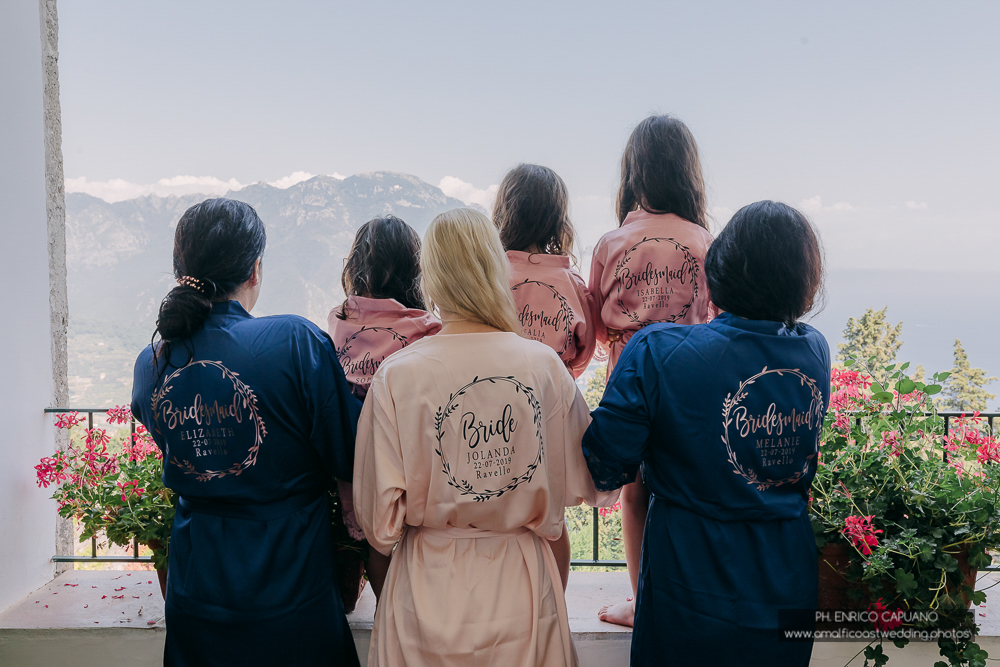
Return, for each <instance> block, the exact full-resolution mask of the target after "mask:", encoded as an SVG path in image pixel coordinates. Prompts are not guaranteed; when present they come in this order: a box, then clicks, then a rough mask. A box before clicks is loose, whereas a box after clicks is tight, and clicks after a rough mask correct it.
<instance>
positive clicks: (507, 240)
mask: <svg viewBox="0 0 1000 667" xmlns="http://www.w3.org/2000/svg"><path fill="white" fill-rule="evenodd" d="M493 224H494V225H496V226H497V229H498V230H500V241H501V243H503V247H504V250H521V251H527V250H528V248H531V247H532V246H534V247H536V248H538V252H540V253H544V254H546V255H572V254H573V239H574V237H575V233H574V231H573V223H572V222H570V219H569V191H568V190H567V189H566V183H564V182H563V179H561V178H559V174H557V173H556V172H554V171H552V170H551V169H549V168H548V167H542V166H539V165H537V164H519V165H517V166H516V167H514V168H513V169H511V170H510V171H508V172H507V175H506V176H504V177H503V180H502V181H500V189H499V190H498V191H497V198H496V201H495V202H494V204H493Z"/></svg>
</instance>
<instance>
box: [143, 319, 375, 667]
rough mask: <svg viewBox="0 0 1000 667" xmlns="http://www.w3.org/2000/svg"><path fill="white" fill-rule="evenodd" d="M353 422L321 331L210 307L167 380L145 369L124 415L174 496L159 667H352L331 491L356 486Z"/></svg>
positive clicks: (146, 364) (299, 322) (149, 356)
mask: <svg viewBox="0 0 1000 667" xmlns="http://www.w3.org/2000/svg"><path fill="white" fill-rule="evenodd" d="M189 359H190V363H187V362H188V360H189ZM360 407H361V404H360V403H359V402H358V401H357V399H355V398H354V396H353V395H352V394H351V389H350V387H349V386H348V384H347V381H346V380H345V378H344V372H343V370H342V369H341V366H340V363H339V362H338V361H337V355H336V352H335V351H334V347H333V343H332V342H331V340H330V337H329V336H328V335H327V334H326V333H325V332H323V331H322V330H320V329H319V328H318V327H316V326H315V325H313V324H312V323H310V322H308V321H307V320H305V319H303V318H301V317H296V316H291V315H281V316H274V317H261V318H254V317H252V316H250V314H249V313H247V312H246V311H245V310H244V309H243V308H242V307H241V306H240V304H239V303H237V302H236V301H229V302H224V303H216V304H214V305H213V306H212V314H211V316H210V317H209V319H208V321H207V323H206V324H205V327H204V329H202V330H200V331H198V332H197V333H195V334H194V336H192V337H191V338H190V339H187V340H183V341H177V342H175V343H174V345H173V351H172V353H171V364H170V365H169V366H167V368H166V369H165V370H164V363H163V361H162V360H160V362H159V363H158V365H157V366H156V367H154V363H153V351H152V348H149V347H147V348H146V349H145V350H144V351H143V352H142V353H141V354H140V355H139V358H138V360H137V361H136V364H135V384H134V387H133V392H132V412H133V414H134V415H135V416H136V418H138V419H139V421H141V422H142V423H143V424H145V426H146V428H148V429H149V432H150V433H151V434H152V436H153V439H154V440H155V441H156V444H157V445H158V446H159V447H160V449H161V450H163V454H164V466H163V482H164V484H165V485H166V486H167V487H169V488H171V489H173V490H174V491H176V492H177V493H178V494H179V496H180V501H179V504H178V507H177V513H176V516H175V518H174V526H173V532H172V533H171V538H170V561H169V568H168V571H167V599H166V624H167V639H166V648H165V652H164V664H166V665H251V664H253V665H264V664H267V665H303V666H305V665H309V666H312V665H351V666H355V665H357V664H358V657H357V653H356V651H355V648H354V640H353V638H352V636H351V632H350V628H349V627H348V625H347V618H346V616H345V615H344V609H343V604H342V603H341V599H340V596H339V594H338V593H337V586H336V576H335V565H334V551H333V541H332V535H331V530H330V516H329V509H328V503H327V495H326V488H327V484H328V482H329V481H330V480H331V478H333V477H336V478H339V479H343V480H350V479H351V476H352V472H353V465H354V436H355V431H356V427H357V419H358V415H359V413H360Z"/></svg>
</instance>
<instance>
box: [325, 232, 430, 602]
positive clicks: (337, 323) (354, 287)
mask: <svg viewBox="0 0 1000 667" xmlns="http://www.w3.org/2000/svg"><path fill="white" fill-rule="evenodd" d="M419 262H420V236H419V235H417V232H416V231H415V230H414V229H413V228H412V227H410V226H409V225H408V224H406V223H405V222H403V221H402V220H400V219H399V218H397V217H396V216H394V215H386V216H382V217H379V218H374V219H372V220H369V221H368V222H366V223H365V224H363V225H361V227H359V228H358V231H357V233H356V234H355V235H354V244H353V245H352V246H351V252H350V253H349V254H348V256H347V261H346V262H345V263H344V271H343V273H342V274H341V276H340V282H341V285H342V286H343V288H344V294H346V295H347V299H346V300H345V301H344V303H343V304H341V305H340V306H338V307H337V308H334V309H333V310H331V311H330V315H329V316H328V317H327V325H328V326H329V332H330V338H332V339H333V346H334V349H335V350H336V351H337V359H338V360H339V361H340V365H341V366H342V367H343V369H344V375H345V376H346V377H347V381H348V382H350V383H351V388H352V389H351V390H352V391H353V393H354V395H355V396H357V397H358V398H360V399H362V400H364V398H365V394H367V393H368V387H369V386H371V383H372V377H374V375H375V371H377V370H378V367H379V366H380V365H381V364H382V362H383V361H384V360H385V358H386V357H388V356H389V355H391V354H392V353H394V352H398V351H399V350H401V349H403V348H404V347H406V346H407V345H410V344H411V343H414V342H416V341H418V340H420V339H421V338H423V337H424V336H432V335H434V334H436V333H437V332H438V331H440V330H441V322H439V321H438V319H437V318H436V317H434V316H433V315H431V314H430V313H428V312H427V310H425V306H424V297H423V295H422V294H421V293H420V264H419ZM337 486H338V490H339V497H340V503H341V507H342V508H343V519H344V525H345V527H346V528H347V532H348V533H349V534H350V536H351V537H352V538H354V539H355V540H359V541H360V540H363V539H365V536H364V533H363V532H362V531H361V526H359V525H358V523H357V518H356V516H355V514H354V502H353V497H354V493H353V490H352V489H351V485H350V484H348V483H346V482H342V481H338V482H337ZM345 565H347V564H345ZM357 567H358V568H361V567H362V564H361V563H358V564H357ZM363 568H364V571H365V572H366V573H367V574H368V580H369V581H370V582H371V585H372V590H373V591H374V593H375V597H376V598H378V597H379V596H381V594H382V584H383V582H384V581H385V575H386V572H387V571H388V569H389V559H388V558H386V557H385V556H383V555H382V554H380V553H378V552H377V551H375V550H372V549H369V550H368V558H367V562H365V563H364V565H363ZM344 569H345V571H353V564H352V565H350V566H347V567H345V568H344ZM359 572H360V569H359ZM353 584H354V581H353V580H351V581H349V582H345V586H342V587H341V592H342V594H343V595H344V596H346V597H345V608H347V610H348V611H353V609H354V604H356V603H357V597H354V596H353V593H355V592H356V591H355V586H354V585H353ZM348 588H349V589H350V593H348Z"/></svg>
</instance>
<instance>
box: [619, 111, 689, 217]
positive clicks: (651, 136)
mask: <svg viewBox="0 0 1000 667" xmlns="http://www.w3.org/2000/svg"><path fill="white" fill-rule="evenodd" d="M639 208H642V209H644V210H646V211H649V212H650V213H673V214H674V215H676V216H679V217H681V218H684V219H685V220H687V221H689V222H693V223H694V224H696V225H698V226H700V227H704V228H705V229H708V215H707V213H706V197H705V180H704V178H703V177H702V173H701V160H700V158H699V157H698V144H697V143H696V142H695V140H694V135H692V134H691V130H689V129H688V127H687V125H685V124H684V123H682V122H681V121H680V120H678V119H677V118H674V117H673V116H669V115H664V116H650V117H649V118H647V119H645V120H644V121H642V122H641V123H639V124H638V125H636V127H635V129H634V130H633V131H632V136H630V137H629V138H628V143H627V144H625V151H624V152H623V153H622V173H621V185H619V187H618V201H617V203H616V209H617V212H618V225H619V226H621V225H622V223H624V222H625V216H627V215H628V214H629V213H631V212H632V211H635V210H636V209H639Z"/></svg>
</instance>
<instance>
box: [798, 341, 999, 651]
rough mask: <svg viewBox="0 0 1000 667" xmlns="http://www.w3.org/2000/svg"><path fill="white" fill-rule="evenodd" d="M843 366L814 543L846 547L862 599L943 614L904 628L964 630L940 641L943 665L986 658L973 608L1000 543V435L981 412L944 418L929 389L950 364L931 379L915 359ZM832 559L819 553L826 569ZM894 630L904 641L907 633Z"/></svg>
mask: <svg viewBox="0 0 1000 667" xmlns="http://www.w3.org/2000/svg"><path fill="white" fill-rule="evenodd" d="M870 363H871V361H869V364H870ZM845 366H846V368H844V369H834V370H833V386H832V392H831V398H830V410H829V412H828V413H827V416H826V421H825V424H824V428H823V436H822V441H821V446H820V458H819V465H818V468H817V473H816V477H815V480H814V481H813V486H812V496H811V502H810V512H811V519H812V525H813V531H814V533H815V535H816V544H817V546H818V547H820V548H823V547H825V546H827V545H842V547H840V548H841V549H845V550H846V551H847V553H848V554H849V557H848V560H849V563H848V565H847V566H846V568H845V571H844V572H843V574H844V578H845V579H846V581H847V585H848V590H847V593H846V596H847V598H848V600H849V603H850V604H852V605H854V606H855V607H856V608H859V609H864V608H865V607H866V606H867V607H868V608H869V609H872V608H873V607H872V606H871V604H872V603H874V604H875V607H874V608H875V609H878V610H886V609H892V610H894V611H906V612H911V611H921V610H924V611H928V612H934V613H933V614H931V615H927V614H924V615H923V616H918V617H919V618H921V619H932V620H931V621H928V620H919V621H915V622H910V623H907V622H906V621H905V620H904V622H903V626H904V627H909V629H911V630H916V631H922V630H930V631H936V630H943V629H945V630H947V629H954V630H961V631H964V632H965V633H966V634H965V635H964V636H965V637H966V638H965V639H961V638H956V637H959V636H962V633H959V634H958V635H956V634H954V633H953V634H952V635H951V637H950V638H940V639H939V640H938V646H939V648H940V650H941V655H942V656H944V657H946V658H947V659H948V660H949V662H948V663H945V662H943V661H941V662H938V663H936V665H935V667H947V665H948V664H951V665H970V666H981V665H985V664H986V663H985V659H986V652H985V651H982V650H981V649H980V648H979V646H978V645H977V644H975V643H974V641H973V639H974V635H975V633H976V632H977V628H976V626H975V623H974V618H973V617H972V616H970V615H969V613H968V612H967V609H968V606H969V604H970V602H971V603H972V604H976V605H979V604H982V603H983V602H984V601H985V599H986V594H985V593H983V592H982V591H975V590H974V588H975V581H974V577H972V576H971V573H972V572H973V571H974V570H976V569H979V568H983V567H986V566H988V565H989V564H990V556H989V554H988V553H987V550H990V549H995V548H996V547H997V546H1000V532H998V528H1000V446H998V440H997V438H996V437H995V436H994V435H993V434H992V433H991V432H990V429H989V427H988V425H987V424H985V423H984V419H983V418H981V417H980V416H979V414H978V413H975V414H973V415H971V416H964V415H963V416H962V417H960V418H958V419H955V420H953V421H952V422H951V424H950V425H949V426H948V427H946V420H945V418H944V417H943V416H941V415H940V414H938V413H937V411H936V410H935V408H934V405H933V403H932V401H931V400H930V396H932V395H934V394H936V393H938V392H940V391H941V384H940V383H941V382H942V381H944V380H945V378H947V377H948V373H937V374H935V375H934V376H933V382H931V383H925V382H923V381H919V380H918V379H913V378H910V377H908V376H907V375H906V370H907V368H908V367H909V364H902V365H896V364H891V365H888V366H885V367H882V368H878V369H872V368H870V367H869V366H868V364H865V363H857V362H856V361H855V360H848V363H846V364H845ZM823 553H824V554H826V553H828V551H827V550H824V551H823ZM829 567H833V564H832V563H831V561H830V560H829V559H827V560H824V559H823V557H821V560H820V568H821V577H822V575H823V568H829ZM835 569H836V568H835ZM903 618H904V619H905V618H907V616H906V615H905V614H904V615H903ZM942 624H944V625H948V627H947V628H945V627H943V626H942ZM875 629H877V630H881V631H886V630H896V629H897V627H889V626H887V625H885V624H884V623H880V624H876V627H875ZM891 638H892V639H893V642H894V643H895V644H896V646H898V647H902V646H905V645H906V643H907V639H906V638H901V637H898V636H897V637H891ZM881 641H882V639H881V638H880V639H879V640H878V644H877V645H876V644H874V643H873V644H870V645H869V646H868V647H867V648H866V649H865V665H868V664H869V661H871V663H872V664H874V665H877V666H878V665H884V664H885V663H886V662H887V661H888V657H887V656H886V655H885V654H884V652H883V651H882V646H881Z"/></svg>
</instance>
